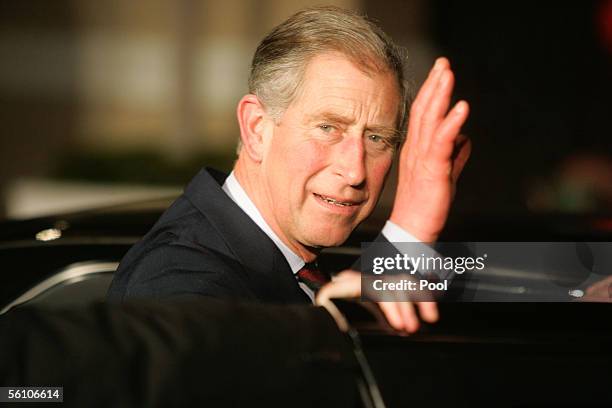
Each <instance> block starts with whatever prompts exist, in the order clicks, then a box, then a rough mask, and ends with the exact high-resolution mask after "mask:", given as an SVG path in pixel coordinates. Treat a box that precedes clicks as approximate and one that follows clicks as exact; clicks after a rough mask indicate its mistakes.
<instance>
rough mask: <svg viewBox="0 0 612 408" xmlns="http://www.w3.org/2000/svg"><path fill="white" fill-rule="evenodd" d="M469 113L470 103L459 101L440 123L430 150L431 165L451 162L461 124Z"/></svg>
mask: <svg viewBox="0 0 612 408" xmlns="http://www.w3.org/2000/svg"><path fill="white" fill-rule="evenodd" d="M468 114H469V105H468V103H467V102H466V101H459V102H457V103H456V104H455V106H454V107H453V109H451V111H450V112H449V113H448V115H447V116H446V118H445V119H444V120H443V121H442V123H440V126H438V129H437V130H436V134H435V137H434V139H433V140H432V143H431V146H430V148H429V151H428V157H430V158H431V161H430V163H429V164H430V165H435V164H441V165H444V166H446V165H447V164H448V163H449V162H450V159H451V156H452V154H453V150H454V148H455V140H457V137H458V136H459V132H460V131H461V126H463V124H464V123H465V121H466V119H467V117H468Z"/></svg>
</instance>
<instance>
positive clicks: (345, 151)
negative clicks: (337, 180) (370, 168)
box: [336, 136, 366, 187]
mask: <svg viewBox="0 0 612 408" xmlns="http://www.w3.org/2000/svg"><path fill="white" fill-rule="evenodd" d="M337 148H338V150H339V151H338V156H337V160H336V173H337V174H338V175H340V176H341V177H342V178H343V179H344V180H345V181H346V183H347V184H349V185H350V186H353V187H359V186H361V185H362V184H363V183H364V182H365V179H366V163H365V147H364V145H363V139H362V138H361V137H360V136H355V137H353V136H351V137H345V139H344V140H343V142H342V143H339V144H338V145H337Z"/></svg>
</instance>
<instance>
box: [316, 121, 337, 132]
mask: <svg viewBox="0 0 612 408" xmlns="http://www.w3.org/2000/svg"><path fill="white" fill-rule="evenodd" d="M319 129H321V130H322V131H323V132H325V133H329V132H331V131H332V130H334V127H333V126H332V125H328V124H327V123H324V124H322V125H319Z"/></svg>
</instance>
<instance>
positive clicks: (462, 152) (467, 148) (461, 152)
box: [452, 135, 472, 183]
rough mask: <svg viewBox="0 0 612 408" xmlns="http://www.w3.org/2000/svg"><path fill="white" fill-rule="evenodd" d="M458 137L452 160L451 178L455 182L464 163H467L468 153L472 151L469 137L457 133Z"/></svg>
mask: <svg viewBox="0 0 612 408" xmlns="http://www.w3.org/2000/svg"><path fill="white" fill-rule="evenodd" d="M459 138H460V139H461V140H460V142H459V144H458V145H457V148H456V156H455V159H454V160H453V173H452V179H453V182H455V183H456V182H457V180H458V179H459V176H460V175H461V172H462V171H463V168H464V167H465V164H466V163H467V161H468V159H469V158H470V154H471V153H472V142H471V141H470V139H468V138H467V137H465V136H463V135H459Z"/></svg>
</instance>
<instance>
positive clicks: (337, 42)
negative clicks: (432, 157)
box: [249, 6, 409, 133]
mask: <svg viewBox="0 0 612 408" xmlns="http://www.w3.org/2000/svg"><path fill="white" fill-rule="evenodd" d="M325 52H339V53H341V54H344V55H345V56H347V58H349V59H350V60H352V61H353V62H354V63H355V65H357V66H358V67H360V68H361V69H362V70H363V71H364V72H365V73H367V74H376V73H379V72H389V73H391V74H393V75H395V77H396V79H397V83H398V91H399V94H400V103H401V105H400V106H399V107H398V108H399V112H398V113H399V117H398V130H399V131H400V132H402V130H403V129H404V127H405V121H406V112H407V104H408V99H409V98H408V86H407V85H406V82H405V80H404V69H405V58H404V52H403V50H402V49H401V48H400V47H398V46H397V45H395V44H394V43H393V41H392V40H391V39H390V38H389V37H388V36H387V35H386V34H385V33H384V32H383V31H382V29H381V28H380V27H378V26H377V25H376V24H374V23H373V22H372V21H370V20H368V19H367V18H366V17H365V16H363V15H361V14H358V13H357V12H354V11H351V10H344V9H341V8H338V7H331V6H325V7H312V8H307V9H304V10H302V11H299V12H297V13H296V14H294V15H293V16H291V17H289V19H287V20H286V21H285V22H283V23H281V24H280V25H278V26H277V27H275V28H274V29H273V30H272V31H271V32H270V33H269V34H268V35H267V36H266V37H265V38H264V39H263V40H262V41H261V43H260V44H259V46H258V47H257V50H256V51H255V55H254V56H253V61H252V63H251V74H250V76H249V92H250V93H252V94H255V95H256V96H257V97H258V98H259V100H260V101H261V102H262V103H263V105H264V107H265V108H266V110H267V111H268V113H269V114H270V115H271V116H272V117H273V118H275V119H276V120H278V119H279V118H280V116H281V115H282V113H283V111H284V110H285V109H286V108H287V107H288V106H289V104H290V103H291V102H292V101H293V100H294V99H295V98H296V97H297V95H298V94H299V92H300V89H301V85H302V80H303V76H304V71H305V68H306V66H307V65H308V62H309V61H310V59H311V58H312V57H314V56H315V55H317V54H321V53H325ZM402 133H403V132H402Z"/></svg>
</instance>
